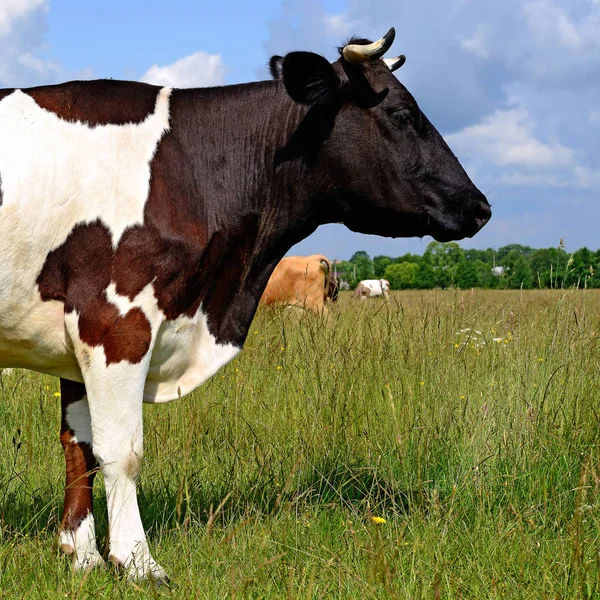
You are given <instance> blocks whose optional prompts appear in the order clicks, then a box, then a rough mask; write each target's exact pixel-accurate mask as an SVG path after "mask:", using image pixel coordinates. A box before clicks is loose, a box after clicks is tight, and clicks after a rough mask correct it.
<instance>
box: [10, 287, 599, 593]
mask: <svg viewBox="0 0 600 600" xmlns="http://www.w3.org/2000/svg"><path fill="white" fill-rule="evenodd" d="M478 332H480V333H478ZM599 364H600V294H599V293H598V292H597V291H594V290H582V291H560V290H556V291H542V292H539V291H532V292H518V291H507V292H500V291H490V292H482V291H475V292H461V291H433V292H405V293H398V294H395V295H393V296H392V298H391V301H390V302H389V303H385V302H383V301H380V302H377V301H372V302H363V303H353V302H352V301H351V300H350V297H349V295H348V294H343V295H342V297H341V300H340V302H339V305H338V306H337V307H335V308H334V309H333V310H332V314H331V318H330V319H328V320H323V319H319V318H317V317H314V316H312V315H298V314H297V313H294V312H290V311H263V312H260V313H259V314H258V315H257V317H256V319H255V321H254V324H253V326H252V329H251V331H250V334H249V337H248V340H247V343H246V347H245V351H244V352H243V353H242V354H241V355H240V357H239V358H238V359H237V360H235V361H234V362H233V363H231V364H230V365H228V366H227V368H225V369H224V370H223V371H221V372H220V373H219V374H217V375H216V376H215V377H214V378H213V379H212V380H211V381H210V382H209V383H208V384H207V385H206V386H204V387H203V388H201V389H199V390H197V391H196V392H195V393H194V394H192V395H191V396H189V397H187V398H184V399H182V400H181V401H179V402H174V403H171V404H170V405H164V406H147V407H146V409H145V427H146V429H145V458H144V467H143V471H142V475H141V477H140V484H139V497H140V506H141V512H142V519H143V521H144V523H145V525H146V528H147V531H148V533H149V538H150V544H151V547H152V549H153V551H154V556H155V558H156V559H157V560H158V561H159V562H160V563H161V564H162V565H163V566H164V567H165V568H166V569H167V571H168V572H169V574H170V576H171V578H172V584H171V586H170V587H169V588H167V587H163V588H160V589H158V590H157V589H155V588H154V587H153V586H152V585H150V584H139V585H134V584H129V583H127V582H125V581H123V580H121V579H119V577H117V576H116V575H115V573H114V572H113V571H111V569H109V568H106V569H104V570H98V571H95V572H92V573H90V574H89V575H87V576H85V577H82V576H79V575H73V574H72V573H71V567H70V559H69V558H68V557H65V556H62V555H61V554H60V553H59V551H58V550H57V545H56V537H57V530H58V524H59V521H60V509H61V503H62V490H63V459H62V450H61V447H60V444H59V441H58V430H59V402H58V401H57V400H58V399H57V398H55V397H54V396H55V395H56V393H57V392H58V390H59V387H58V380H57V379H53V378H51V377H46V376H42V375H39V374H36V373H29V372H25V371H14V372H13V373H11V374H8V375H7V374H4V375H2V376H1V381H0V597H2V598H4V597H6V598H13V597H14V598H19V597H23V598H28V599H29V598H58V597H60V598H88V597H89V598H146V597H148V598H156V597H158V598H171V597H172V598H210V599H221V598H277V599H280V598H292V599H303V598H306V599H308V598H327V599H329V598H335V599H338V598H339V599H352V598H360V599H361V600H367V599H371V598H402V599H405V598H413V599H417V598H427V599H432V598H433V599H435V598H597V597H600V554H599V552H598V551H599V549H600V540H599V537H600V512H599V511H600V502H599V490H600V446H599V440H600V427H599V425H600V423H599V420H600V401H599V400H600V394H599V392H600V378H599V377H598V371H599ZM95 499H96V519H97V525H98V531H99V535H100V537H101V540H100V541H101V546H102V547H105V537H106V527H107V523H106V514H105V506H106V503H105V500H104V493H103V488H102V481H101V477H100V478H99V480H98V481H97V487H96V493H95ZM374 517H375V518H376V519H375V521H377V520H381V519H384V520H385V522H382V523H376V522H374V519H373V518H374ZM377 517H379V518H381V519H377Z"/></svg>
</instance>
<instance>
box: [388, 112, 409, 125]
mask: <svg viewBox="0 0 600 600" xmlns="http://www.w3.org/2000/svg"><path fill="white" fill-rule="evenodd" d="M390 117H391V119H392V121H394V123H396V124H398V125H404V124H405V123H407V122H411V121H412V120H413V113H412V111H411V110H410V108H402V109H401V110H395V111H394V112H393V113H391V115H390Z"/></svg>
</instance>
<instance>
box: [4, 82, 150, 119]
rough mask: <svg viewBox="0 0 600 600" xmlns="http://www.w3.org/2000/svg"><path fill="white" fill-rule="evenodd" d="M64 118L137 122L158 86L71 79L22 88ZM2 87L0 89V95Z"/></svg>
mask: <svg viewBox="0 0 600 600" xmlns="http://www.w3.org/2000/svg"><path fill="white" fill-rule="evenodd" d="M21 91H22V92H23V93H25V94H27V95H28V96H30V97H31V98H33V99H34V100H35V102H36V104H38V106H40V107H41V108H44V109H46V110H48V111H50V112H52V113H54V114H55V115H57V116H58V117H60V118H61V119H64V120H65V121H73V122H84V123H87V124H89V125H91V126H96V125H107V124H114V125H122V124H125V123H140V122H141V121H143V120H144V119H145V118H146V117H147V116H148V115H150V114H152V112H154V107H155V104H156V98H157V95H158V93H159V91H160V88H158V87H156V86H154V85H149V84H147V83H139V82H135V81H116V80H112V79H98V80H95V81H70V82H68V83H62V84H58V85H45V86H40V87H32V88H26V89H22V90H21ZM1 94H2V91H0V99H1V98H2V96H1Z"/></svg>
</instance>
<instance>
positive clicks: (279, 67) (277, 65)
mask: <svg viewBox="0 0 600 600" xmlns="http://www.w3.org/2000/svg"><path fill="white" fill-rule="evenodd" d="M269 72H270V73H271V77H272V78H273V79H281V78H282V77H283V56H271V60H270V61H269Z"/></svg>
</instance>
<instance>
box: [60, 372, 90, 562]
mask: <svg viewBox="0 0 600 600" xmlns="http://www.w3.org/2000/svg"><path fill="white" fill-rule="evenodd" d="M60 391H61V407H62V419H61V428H60V442H61V444H62V447H63V450H64V453H65V463H66V473H67V477H66V487H65V502H64V508H63V517H62V522H61V529H63V530H65V531H68V530H71V531H75V530H76V529H77V528H78V527H79V525H80V524H81V522H82V521H83V519H85V517H86V516H87V515H88V514H89V513H91V512H92V489H93V485H94V477H95V475H96V468H97V463H96V458H95V457H94V454H93V452H92V448H91V446H90V445H89V444H87V443H85V442H76V441H74V433H73V430H72V429H70V428H69V424H68V422H67V407H68V406H69V404H71V403H73V402H77V401H78V400H81V399H82V398H83V397H84V396H85V386H84V385H83V384H82V383H77V382H75V381H68V380H66V379H61V380H60ZM62 549H63V551H64V552H66V553H67V554H71V553H72V552H73V551H74V548H71V547H70V546H65V547H64V548H62Z"/></svg>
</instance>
